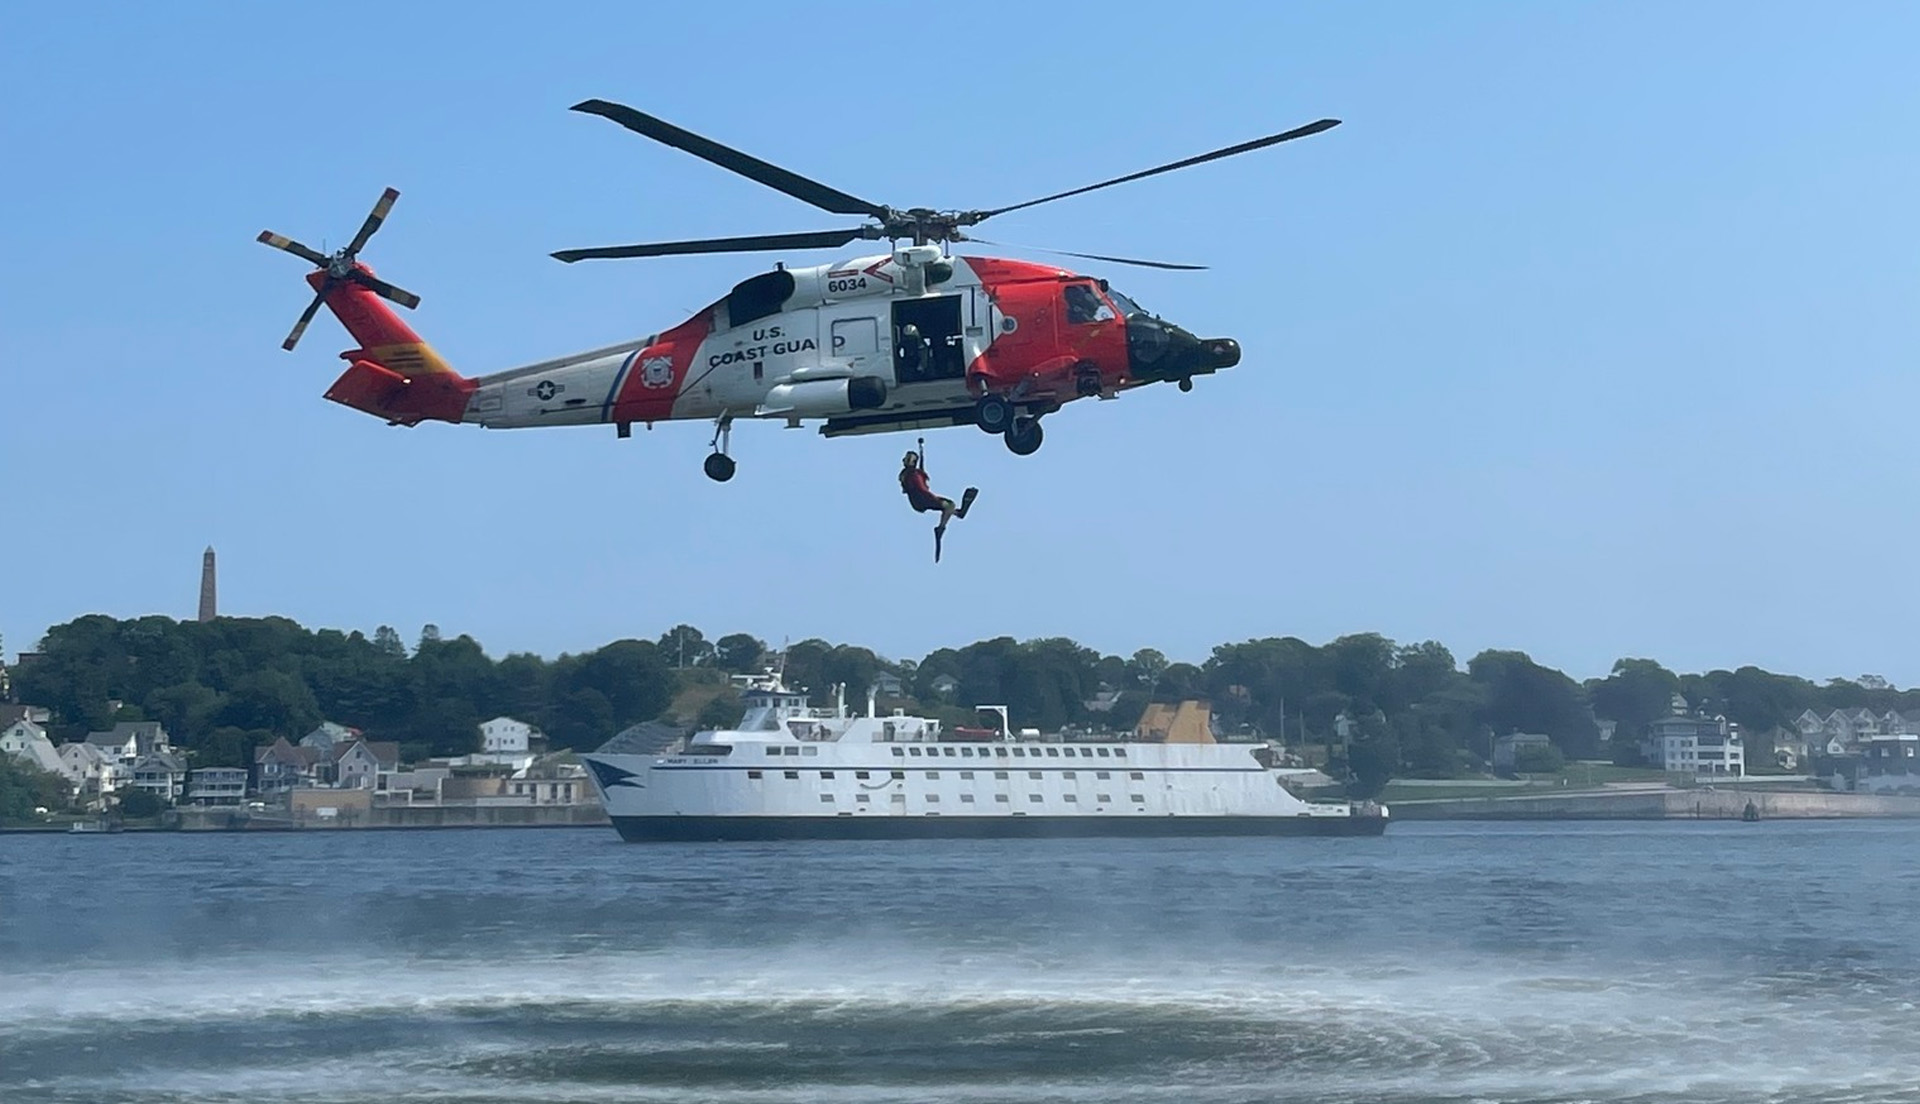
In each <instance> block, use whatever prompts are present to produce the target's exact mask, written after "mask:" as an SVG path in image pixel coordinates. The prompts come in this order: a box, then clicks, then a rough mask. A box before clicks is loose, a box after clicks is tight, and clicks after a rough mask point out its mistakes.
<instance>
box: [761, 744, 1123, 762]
mask: <svg viewBox="0 0 1920 1104" xmlns="http://www.w3.org/2000/svg"><path fill="white" fill-rule="evenodd" d="M813 752H814V749H812V748H808V749H807V754H809V755H811V754H813ZM770 754H776V755H777V754H779V752H778V751H774V752H771V753H770ZM787 754H788V755H792V754H793V749H792V748H788V749H787ZM893 754H894V755H896V756H900V757H905V756H908V755H912V756H915V757H918V756H921V755H924V756H926V757H927V758H929V759H938V758H940V757H941V756H942V755H944V756H946V757H947V758H949V759H953V758H956V757H959V758H970V757H972V756H975V755H978V756H979V757H980V758H982V759H985V758H987V757H988V756H989V755H997V756H999V757H1000V758H1002V759H1005V758H1007V757H1009V756H1012V757H1013V758H1015V759H1024V758H1026V757H1027V756H1029V755H1031V756H1033V757H1034V758H1035V759H1039V758H1041V757H1042V756H1045V757H1046V758H1049V759H1058V758H1061V757H1062V756H1065V757H1066V758H1068V759H1072V758H1073V757H1075V756H1079V757H1080V758H1082V759H1092V758H1094V757H1095V756H1098V757H1099V758H1102V759H1105V758H1108V757H1109V756H1111V757H1112V758H1115V759H1125V758H1126V757H1127V749H1126V748H1123V747H1112V748H1107V747H1071V746H1068V747H1053V746H1048V747H1035V748H1030V747H991V748H985V747H983V748H974V747H971V746H968V745H965V744H961V745H957V746H950V747H929V748H920V747H917V746H914V745H912V744H907V745H904V746H903V745H900V744H895V745H894V746H893Z"/></svg>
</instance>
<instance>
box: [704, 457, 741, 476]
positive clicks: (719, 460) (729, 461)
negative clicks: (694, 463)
mask: <svg viewBox="0 0 1920 1104" xmlns="http://www.w3.org/2000/svg"><path fill="white" fill-rule="evenodd" d="M705 468H706V472H707V478H708V479H711V480H713V481H714V482H715V483H725V482H726V481H727V480H729V479H732V478H733V471H734V463H733V457H731V456H728V455H726V454H725V453H720V452H716V453H714V454H713V455H712V456H709V457H707V462H706V464H705Z"/></svg>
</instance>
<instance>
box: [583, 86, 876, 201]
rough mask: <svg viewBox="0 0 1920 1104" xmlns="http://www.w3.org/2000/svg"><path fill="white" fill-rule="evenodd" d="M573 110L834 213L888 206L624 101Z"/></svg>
mask: <svg viewBox="0 0 1920 1104" xmlns="http://www.w3.org/2000/svg"><path fill="white" fill-rule="evenodd" d="M572 110H574V111H583V112H586V113H587V114H589V115H599V116H601V117H602V118H606V119H612V120H613V121H614V122H616V123H619V124H620V125H621V126H623V127H626V128H627V129H628V130H631V131H633V132H634V133H635V134H643V135H645V136H647V137H648V138H651V139H653V140H654V141H656V142H664V143H666V144H667V145H669V146H672V147H674V148H675V149H681V150H685V151H687V152H688V153H691V154H693V155H694V156H695V157H698V158H700V159H701V160H703V161H710V162H712V163H713V164H715V165H718V166H720V167H721V168H723V169H727V170H729V171H732V172H737V173H739V174H740V175H741V176H744V177H746V178H747V179H749V180H757V181H759V182H760V183H762V184H765V185H766V186H767V187H769V188H773V189H776V190H778V191H782V192H785V193H787V194H788V195H790V196H792V197H793V198H795V199H798V200H801V201H803V202H806V203H811V204H813V205H814V206H815V207H818V208H820V209H822V210H825V211H832V212H833V213H834V214H836V215H872V216H873V217H875V218H885V217H886V215H887V209H886V208H885V207H882V206H880V205H879V204H877V203H869V202H868V201H866V200H864V199H861V198H859V197H858V196H851V195H848V194H847V193H845V192H843V191H841V190H839V189H838V188H829V187H827V186H826V185H825V184H822V183H820V182H819V181H817V180H809V179H807V178H806V177H804V176H801V175H800V174H799V173H795V172H789V171H787V170H786V169H783V168H781V167H780V166H778V165H770V164H768V163H767V162H765V161H762V160H760V159H759V158H758V157H752V156H749V155H748V154H744V153H741V152H740V151H739V150H737V149H734V148H732V147H731V146H723V145H721V144H720V143H718V142H716V141H714V140H713V139H711V138H702V137H701V136H699V135H698V134H695V133H693V132H692V131H690V130H682V129H681V128H679V127H677V126H674V125H673V124H672V123H669V122H667V121H665V120H663V119H656V118H654V117H653V116H652V115H648V114H646V113H645V112H640V111H635V110H634V109H633V108H631V107H627V106H625V105H624V104H617V103H609V102H607V101H606V100H583V101H581V102H580V103H577V104H574V105H573V107H572Z"/></svg>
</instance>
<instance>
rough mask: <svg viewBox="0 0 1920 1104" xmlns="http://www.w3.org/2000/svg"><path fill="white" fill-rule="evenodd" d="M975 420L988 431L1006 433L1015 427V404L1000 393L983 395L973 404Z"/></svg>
mask: <svg viewBox="0 0 1920 1104" xmlns="http://www.w3.org/2000/svg"><path fill="white" fill-rule="evenodd" d="M973 420H974V421H975V422H977V423H979V426H980V428H981V429H982V430H984V431H986V432H988V433H1006V432H1008V431H1009V430H1011V429H1012V428H1013V404H1012V403H1010V402H1008V401H1007V400H1006V399H1005V398H1003V397H1001V396H999V395H982V396H980V401H979V402H977V403H975V404H973Z"/></svg>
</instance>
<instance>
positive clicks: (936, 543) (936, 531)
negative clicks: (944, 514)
mask: <svg viewBox="0 0 1920 1104" xmlns="http://www.w3.org/2000/svg"><path fill="white" fill-rule="evenodd" d="M946 535H947V527H946V526H944V525H936V526H934V527H933V562H934V563H939V562H940V538H942V537H944V536H946Z"/></svg>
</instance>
